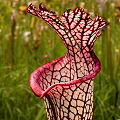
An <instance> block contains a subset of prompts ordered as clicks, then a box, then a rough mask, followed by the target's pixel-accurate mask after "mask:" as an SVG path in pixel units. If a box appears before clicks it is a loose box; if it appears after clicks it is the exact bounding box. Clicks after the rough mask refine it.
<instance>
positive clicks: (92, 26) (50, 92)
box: [26, 4, 106, 120]
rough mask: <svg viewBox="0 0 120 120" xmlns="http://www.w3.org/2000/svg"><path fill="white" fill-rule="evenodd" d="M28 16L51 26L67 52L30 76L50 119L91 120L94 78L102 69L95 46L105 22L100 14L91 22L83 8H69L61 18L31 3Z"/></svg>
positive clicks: (32, 85)
mask: <svg viewBox="0 0 120 120" xmlns="http://www.w3.org/2000/svg"><path fill="white" fill-rule="evenodd" d="M26 13H30V14H32V15H35V16H37V17H39V18H41V19H43V20H44V21H45V22H46V23H47V24H49V25H50V26H51V27H52V28H53V29H54V30H55V31H56V33H57V34H58V35H59V36H60V38H61V39H62V41H63V42H64V44H65V46H66V49H67V53H66V55H65V56H62V57H60V58H58V59H55V60H53V61H51V62H49V63H46V64H44V65H42V66H40V67H39V68H38V69H37V70H35V71H34V72H33V73H32V74H31V76H30V81H29V82H30V87H31V89H32V91H33V92H34V93H35V95H37V96H39V97H40V98H43V99H44V100H45V105H46V111H47V117H48V120H92V119H93V103H94V99H93V78H94V77H95V76H96V74H97V73H98V72H99V71H100V69H101V64H100V61H99V59H98V58H97V57H96V55H95V53H94V52H93V45H94V42H95V40H96V39H97V38H98V37H99V36H100V35H101V33H100V30H101V29H102V28H103V27H104V26H106V23H105V21H104V20H103V18H102V17H100V16H98V15H95V18H94V19H92V17H91V15H90V14H88V13H86V12H85V11H84V9H82V8H76V9H74V10H71V9H67V10H66V11H65V12H64V13H63V15H62V16H61V17H58V16H57V15H56V13H55V12H54V11H49V10H48V9H47V8H46V7H44V6H41V4H40V5H39V7H35V6H34V5H32V4H30V5H29V6H28V8H27V10H26Z"/></svg>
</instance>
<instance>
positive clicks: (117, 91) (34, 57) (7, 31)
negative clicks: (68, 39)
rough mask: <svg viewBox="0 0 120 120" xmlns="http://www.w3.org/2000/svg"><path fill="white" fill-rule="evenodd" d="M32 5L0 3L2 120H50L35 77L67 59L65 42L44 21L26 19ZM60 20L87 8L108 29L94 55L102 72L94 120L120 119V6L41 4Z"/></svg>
mask: <svg viewBox="0 0 120 120" xmlns="http://www.w3.org/2000/svg"><path fill="white" fill-rule="evenodd" d="M29 2H30V1H29V0H0V120H47V117H46V111H45V106H44V101H43V100H42V99H40V98H39V97H36V96H35V95H34V94H33V93H32V91H31V89H30V87H29V77H30V73H31V72H33V71H34V70H35V69H37V68H38V67H39V66H40V65H42V64H44V63H46V62H49V61H51V60H53V59H55V58H58V57H60V56H63V55H64V54H65V53H66V49H65V46H64V44H63V43H62V40H61V39H60V38H59V37H58V36H57V34H56V33H55V32H54V31H53V30H52V29H51V28H50V27H49V26H48V25H46V24H45V23H44V22H43V21H42V20H40V19H38V18H36V17H34V16H32V15H25V9H26V7H27V6H28V4H29ZM31 2H33V3H34V4H35V5H39V3H40V2H43V5H45V6H47V8H49V9H52V10H55V11H57V14H58V15H59V16H61V14H62V13H63V12H64V11H65V10H66V9H67V8H71V9H74V8H75V7H82V8H84V9H85V11H87V12H89V13H90V14H92V16H94V14H99V15H101V16H102V17H103V18H104V19H105V20H106V21H107V22H109V25H108V27H107V28H105V29H104V30H103V31H102V36H101V37H99V38H98V39H97V41H96V42H95V45H94V51H95V53H96V55H97V56H98V58H99V59H100V61H101V64H102V69H101V72H100V73H99V74H98V75H97V76H96V77H95V79H94V119H95V120H117V119H120V0H41V1H40V0H37V1H35V0H34V1H32V0H31Z"/></svg>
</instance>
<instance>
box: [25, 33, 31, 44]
mask: <svg viewBox="0 0 120 120" xmlns="http://www.w3.org/2000/svg"><path fill="white" fill-rule="evenodd" d="M30 34H31V32H29V31H27V32H25V33H24V37H25V42H26V43H28V42H29V35H30Z"/></svg>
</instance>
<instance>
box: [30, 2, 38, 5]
mask: <svg viewBox="0 0 120 120" xmlns="http://www.w3.org/2000/svg"><path fill="white" fill-rule="evenodd" d="M36 2H37V1H30V2H28V5H30V4H31V3H33V4H36Z"/></svg>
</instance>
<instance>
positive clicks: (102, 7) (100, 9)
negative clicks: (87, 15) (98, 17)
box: [96, 0, 108, 13]
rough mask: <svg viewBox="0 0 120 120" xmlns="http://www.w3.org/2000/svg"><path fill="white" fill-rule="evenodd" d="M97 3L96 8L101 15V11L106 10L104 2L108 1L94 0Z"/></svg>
mask: <svg viewBox="0 0 120 120" xmlns="http://www.w3.org/2000/svg"><path fill="white" fill-rule="evenodd" d="M96 1H97V3H98V8H99V12H100V13H103V11H105V10H106V2H107V1H108V0H96Z"/></svg>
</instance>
